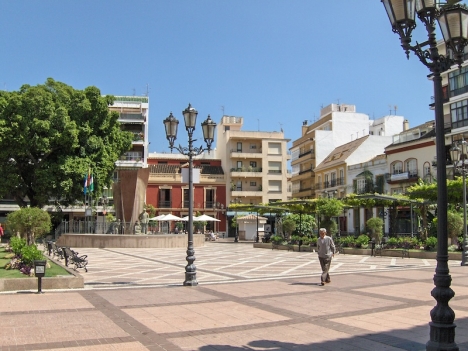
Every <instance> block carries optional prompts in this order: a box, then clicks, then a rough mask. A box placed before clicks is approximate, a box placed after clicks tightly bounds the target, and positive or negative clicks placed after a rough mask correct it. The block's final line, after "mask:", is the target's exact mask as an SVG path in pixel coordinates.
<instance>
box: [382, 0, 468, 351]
mask: <svg viewBox="0 0 468 351" xmlns="http://www.w3.org/2000/svg"><path fill="white" fill-rule="evenodd" d="M381 1H382V2H383V4H384V6H385V10H386V11H387V15H388V18H389V19H390V23H391V25H392V30H393V31H394V32H395V33H397V34H398V35H399V36H400V41H401V46H402V48H403V50H404V51H405V53H406V55H407V57H409V54H410V52H413V53H414V54H415V55H416V56H417V57H418V59H419V60H420V61H421V62H422V63H423V64H424V65H425V66H426V67H427V68H428V69H429V70H430V71H431V73H432V81H433V84H434V110H435V122H436V157H437V208H438V209H439V210H438V219H437V236H438V240H437V267H436V269H435V275H434V285H435V288H434V289H433V290H432V292H431V295H432V296H433V297H434V299H435V300H436V302H437V304H436V306H435V307H434V308H433V309H432V311H431V320H432V321H431V322H430V323H429V325H430V340H429V341H428V342H427V344H426V350H458V346H457V344H456V343H455V324H454V323H453V322H454V319H455V313H454V312H453V310H452V309H451V308H450V306H449V305H448V303H449V300H450V299H451V298H452V297H453V296H454V295H455V293H454V292H453V290H452V289H451V288H450V283H451V281H452V278H451V276H450V274H449V268H448V250H447V249H448V247H447V246H448V245H447V183H446V180H447V170H446V155H445V137H444V113H443V96H442V78H441V76H440V74H441V72H444V71H446V70H448V69H449V68H450V67H451V66H452V65H453V64H455V63H457V64H458V65H461V63H462V58H463V51H464V48H465V46H466V44H467V42H468V37H467V30H468V28H467V22H468V9H467V8H466V7H465V6H464V5H459V4H458V5H446V6H440V4H439V1H438V0H381ZM416 14H417V15H418V18H419V20H420V21H421V22H422V23H423V24H424V26H425V28H426V32H427V40H426V41H424V42H422V43H418V42H417V43H416V45H411V33H412V31H413V29H414V28H416V21H415V15H416ZM436 20H438V22H439V26H440V29H441V31H442V34H443V36H444V41H445V45H446V48H447V54H448V55H447V57H445V56H442V55H440V54H439V50H438V48H437V40H436Z"/></svg>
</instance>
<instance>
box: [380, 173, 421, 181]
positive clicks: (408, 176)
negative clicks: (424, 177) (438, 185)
mask: <svg viewBox="0 0 468 351" xmlns="http://www.w3.org/2000/svg"><path fill="white" fill-rule="evenodd" d="M418 178H419V176H418V171H417V170H413V171H407V172H395V173H393V174H392V175H391V176H390V178H389V179H388V180H387V183H393V182H401V181H405V180H413V181H414V180H417V179H418Z"/></svg>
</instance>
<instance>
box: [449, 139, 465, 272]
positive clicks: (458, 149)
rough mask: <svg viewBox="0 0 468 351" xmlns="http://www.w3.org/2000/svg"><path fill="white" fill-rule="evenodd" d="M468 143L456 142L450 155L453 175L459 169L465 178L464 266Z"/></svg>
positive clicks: (463, 264)
mask: <svg viewBox="0 0 468 351" xmlns="http://www.w3.org/2000/svg"><path fill="white" fill-rule="evenodd" d="M467 151H468V143H467V142H466V141H465V140H462V141H460V142H454V143H453V147H452V148H451V149H450V155H451V156H452V161H453V176H454V178H455V171H459V172H460V173H461V174H462V178H463V254H462V261H461V265H462V266H468V241H467V240H468V238H467V228H466V172H467V171H468V169H467V168H466V161H467Z"/></svg>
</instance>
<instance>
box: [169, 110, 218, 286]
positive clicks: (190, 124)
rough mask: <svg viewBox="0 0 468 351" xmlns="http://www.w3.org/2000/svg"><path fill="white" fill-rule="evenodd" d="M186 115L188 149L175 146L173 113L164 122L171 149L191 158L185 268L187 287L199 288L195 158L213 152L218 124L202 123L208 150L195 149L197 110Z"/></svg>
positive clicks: (188, 111)
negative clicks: (194, 198) (194, 220)
mask: <svg viewBox="0 0 468 351" xmlns="http://www.w3.org/2000/svg"><path fill="white" fill-rule="evenodd" d="M182 114H183V115H184V122H185V129H186V130H187V134H188V147H182V146H181V145H179V146H178V147H175V146H174V141H175V140H176V139H177V127H178V125H179V121H178V120H177V119H176V118H175V117H174V116H173V115H172V112H171V113H170V114H169V116H168V117H167V118H166V119H165V120H164V121H163V123H164V127H165V128H166V138H167V140H168V141H169V147H170V148H171V152H172V149H176V150H177V151H179V152H180V153H181V154H182V155H185V156H188V158H189V179H188V182H189V214H188V217H189V220H188V244H187V257H186V260H187V265H186V266H185V281H184V283H183V284H184V285H185V286H197V285H198V282H197V268H196V267H195V265H194V263H193V262H194V261H195V250H194V248H193V157H194V156H197V155H200V154H201V153H202V152H203V151H205V150H208V153H209V152H210V150H211V144H212V143H213V139H214V131H215V128H216V123H215V122H213V120H212V119H211V117H210V115H208V118H207V119H206V120H205V121H204V122H202V123H201V127H202V131H203V138H204V139H205V143H206V145H207V148H206V149H204V148H203V146H200V147H198V148H197V147H194V146H193V142H195V141H196V139H195V140H194V139H192V137H193V132H194V131H195V124H196V121H197V115H198V112H197V110H195V109H194V108H193V107H192V105H190V104H189V105H188V107H187V108H186V109H185V110H184V111H182Z"/></svg>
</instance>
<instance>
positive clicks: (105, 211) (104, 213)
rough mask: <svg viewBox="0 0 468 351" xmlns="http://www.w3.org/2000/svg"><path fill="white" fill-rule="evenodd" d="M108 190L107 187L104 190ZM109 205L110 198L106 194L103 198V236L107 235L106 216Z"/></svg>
mask: <svg viewBox="0 0 468 351" xmlns="http://www.w3.org/2000/svg"><path fill="white" fill-rule="evenodd" d="M104 190H107V187H105V188H104ZM108 203H109V198H108V197H107V195H106V194H104V195H103V196H102V208H103V209H102V234H106V214H107V204H108Z"/></svg>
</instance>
